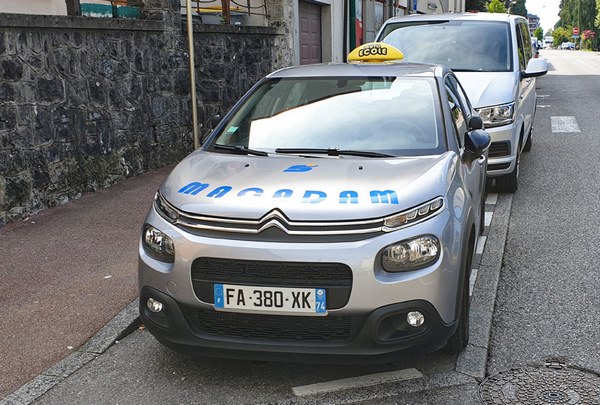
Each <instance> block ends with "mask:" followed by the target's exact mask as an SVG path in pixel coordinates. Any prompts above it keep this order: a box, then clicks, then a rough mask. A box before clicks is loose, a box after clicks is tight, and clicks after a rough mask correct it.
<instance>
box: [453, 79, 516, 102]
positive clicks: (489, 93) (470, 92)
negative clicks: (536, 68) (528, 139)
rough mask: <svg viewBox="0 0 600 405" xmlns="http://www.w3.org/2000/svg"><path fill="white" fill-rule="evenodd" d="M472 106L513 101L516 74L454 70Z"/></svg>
mask: <svg viewBox="0 0 600 405" xmlns="http://www.w3.org/2000/svg"><path fill="white" fill-rule="evenodd" d="M455 74H456V77H458V80H459V81H460V84H462V86H463V88H464V89H465V92H466V93H467V96H468V97H469V100H470V101H471V104H472V105H473V107H474V108H481V107H489V106H494V105H499V104H505V103H511V102H513V101H515V95H516V94H517V86H518V85H519V82H518V75H516V74H515V73H514V72H455Z"/></svg>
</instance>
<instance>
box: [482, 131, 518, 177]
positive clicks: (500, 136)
mask: <svg viewBox="0 0 600 405" xmlns="http://www.w3.org/2000/svg"><path fill="white" fill-rule="evenodd" d="M486 132H487V133H489V134H490V137H491V138H492V144H493V143H496V142H510V154H507V155H504V156H490V157H489V158H488V169H487V176H488V177H497V176H503V175H505V174H510V173H512V172H513V171H514V170H515V165H516V162H517V148H518V145H519V138H518V133H516V123H513V124H510V125H505V126H502V127H496V128H489V129H487V128H486Z"/></svg>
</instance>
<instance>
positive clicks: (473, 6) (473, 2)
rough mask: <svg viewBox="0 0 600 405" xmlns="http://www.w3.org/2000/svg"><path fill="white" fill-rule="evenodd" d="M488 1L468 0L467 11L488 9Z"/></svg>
mask: <svg viewBox="0 0 600 405" xmlns="http://www.w3.org/2000/svg"><path fill="white" fill-rule="evenodd" d="M598 1H600V0H598ZM485 6H486V1H485V0H467V2H466V4H465V10H466V11H486V8H485Z"/></svg>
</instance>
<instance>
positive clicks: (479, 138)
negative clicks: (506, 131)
mask: <svg viewBox="0 0 600 405" xmlns="http://www.w3.org/2000/svg"><path fill="white" fill-rule="evenodd" d="M491 143H492V138H490V134H488V133H487V132H485V131H484V130H483V129H475V130H473V131H470V132H467V136H465V158H466V160H467V161H468V162H469V163H471V162H473V161H475V160H477V159H479V158H480V157H481V156H483V154H484V153H485V151H486V150H487V148H489V147H490V144H491Z"/></svg>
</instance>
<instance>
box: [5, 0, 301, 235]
mask: <svg viewBox="0 0 600 405" xmlns="http://www.w3.org/2000/svg"><path fill="white" fill-rule="evenodd" d="M178 3H179V2H178V1H177V0H146V2H145V9H144V15H145V17H146V18H145V19H144V20H121V19H94V18H86V17H66V16H64V17H63V16H36V15H11V14H0V27H1V28H0V226H2V225H4V224H5V223H7V222H11V221H15V220H19V219H24V218H27V217H28V216H29V215H31V214H33V213H35V212H37V211H40V210H42V209H44V208H47V207H52V206H56V205H60V204H63V203H65V202H67V201H68V200H69V199H72V198H78V197H79V196H80V195H81V193H83V192H87V191H94V190H96V189H98V188H101V187H107V186H109V185H110V184H112V183H114V182H116V181H118V180H121V179H124V178H126V177H130V176H134V175H137V174H140V173H142V172H144V171H147V170H151V169H156V168H159V167H162V166H164V165H167V164H170V163H173V162H176V161H178V160H180V159H181V158H183V157H184V156H185V155H186V154H188V153H189V152H191V150H192V145H193V139H192V135H191V132H192V131H191V111H190V110H191V97H190V93H189V70H188V54H187V35H186V33H185V31H184V30H185V24H183V27H182V23H181V16H180V10H179V4H178ZM284 37H285V36H284V35H282V34H281V29H280V28H274V27H262V28H261V27H255V28H252V27H235V26H203V25H201V26H197V27H196V36H195V41H194V42H195V53H196V58H197V59H196V72H197V93H198V97H199V122H200V123H205V122H207V121H208V118H209V117H210V116H211V115H212V114H214V113H221V114H222V113H224V112H225V111H226V110H227V109H229V108H230V107H231V105H232V104H233V103H234V102H235V101H236V100H237V99H238V98H239V97H240V96H241V95H242V94H243V93H244V92H245V91H247V90H248V89H249V88H250V87H251V86H252V85H253V84H254V83H255V82H256V81H258V80H259V79H260V78H261V77H263V76H264V75H265V74H267V73H269V72H270V71H272V70H274V69H276V68H279V67H283V66H285V65H288V64H290V62H289V61H288V57H287V56H286V55H288V54H289V52H290V51H289V50H287V49H286V48H285V47H286V45H285V43H286V42H285V38H284ZM205 127H206V125H205ZM201 132H202V130H201Z"/></svg>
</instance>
